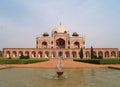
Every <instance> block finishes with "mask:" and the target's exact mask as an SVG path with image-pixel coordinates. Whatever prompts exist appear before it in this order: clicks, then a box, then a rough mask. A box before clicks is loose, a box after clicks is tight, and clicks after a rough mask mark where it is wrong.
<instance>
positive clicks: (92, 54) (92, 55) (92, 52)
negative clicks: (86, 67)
mask: <svg viewBox="0 0 120 87" xmlns="http://www.w3.org/2000/svg"><path fill="white" fill-rule="evenodd" d="M93 58H94V49H93V47H92V46H91V59H93Z"/></svg>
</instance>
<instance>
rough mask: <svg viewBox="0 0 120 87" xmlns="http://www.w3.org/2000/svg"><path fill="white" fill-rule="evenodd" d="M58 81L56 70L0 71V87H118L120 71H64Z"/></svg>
mask: <svg viewBox="0 0 120 87" xmlns="http://www.w3.org/2000/svg"><path fill="white" fill-rule="evenodd" d="M63 77H64V78H63V79H58V78H57V74H56V69H32V68H11V69H4V70H0V87H119V86H120V83H119V81H120V71H119V70H113V69H107V68H97V69H90V68H89V69H87V68H81V69H64V74H63Z"/></svg>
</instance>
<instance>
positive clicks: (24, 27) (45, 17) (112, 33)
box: [0, 0, 120, 50]
mask: <svg viewBox="0 0 120 87" xmlns="http://www.w3.org/2000/svg"><path fill="white" fill-rule="evenodd" d="M60 22H62V25H64V26H66V27H67V28H68V30H69V32H70V35H71V34H72V33H73V32H74V31H76V32H78V33H79V34H80V35H81V36H85V38H86V47H91V46H93V47H94V48H119V49H120V0H0V50H2V49H3V48H35V39H36V37H37V36H41V35H42V34H43V33H44V32H48V33H49V34H51V31H52V29H53V28H54V27H56V26H57V25H59V23H60Z"/></svg>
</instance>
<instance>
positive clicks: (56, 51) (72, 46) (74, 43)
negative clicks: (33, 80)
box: [3, 25, 119, 58]
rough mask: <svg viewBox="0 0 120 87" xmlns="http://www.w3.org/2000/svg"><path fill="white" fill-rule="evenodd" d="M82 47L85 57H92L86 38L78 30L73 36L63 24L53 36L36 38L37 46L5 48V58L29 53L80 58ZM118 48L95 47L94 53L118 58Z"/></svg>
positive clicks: (54, 30) (30, 54)
mask: <svg viewBox="0 0 120 87" xmlns="http://www.w3.org/2000/svg"><path fill="white" fill-rule="evenodd" d="M80 48H83V53H84V58H90V50H91V49H90V48H85V38H84V37H80V36H79V35H78V34H77V33H76V32H74V33H73V35H72V36H70V35H69V31H68V30H67V29H66V28H65V27H64V26H62V25H59V26H57V27H56V28H54V29H53V30H52V34H51V36H49V34H48V33H44V34H43V36H42V37H37V38H36V48H3V57H4V58H9V57H11V58H19V57H20V56H21V55H25V56H27V55H29V56H30V58H58V57H59V56H60V55H61V54H62V56H63V58H80V57H79V52H80ZM118 51H119V50H118V48H94V54H95V55H96V56H97V57H99V56H102V57H103V58H117V57H118Z"/></svg>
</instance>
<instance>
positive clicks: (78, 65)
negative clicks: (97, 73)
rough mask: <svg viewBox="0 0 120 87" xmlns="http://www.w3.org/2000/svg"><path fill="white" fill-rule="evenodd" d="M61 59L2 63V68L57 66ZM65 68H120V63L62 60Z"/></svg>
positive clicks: (0, 66)
mask: <svg viewBox="0 0 120 87" xmlns="http://www.w3.org/2000/svg"><path fill="white" fill-rule="evenodd" d="M58 62H59V60H57V59H51V60H50V61H46V62H40V63H34V64H8V65H0V69H5V68H57V65H58ZM62 64H63V68H107V67H110V68H111V67H114V69H115V67H117V69H120V64H117V65H97V64H88V63H83V62H75V61H73V60H62Z"/></svg>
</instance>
